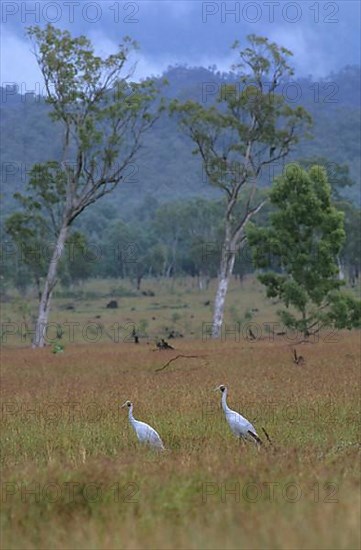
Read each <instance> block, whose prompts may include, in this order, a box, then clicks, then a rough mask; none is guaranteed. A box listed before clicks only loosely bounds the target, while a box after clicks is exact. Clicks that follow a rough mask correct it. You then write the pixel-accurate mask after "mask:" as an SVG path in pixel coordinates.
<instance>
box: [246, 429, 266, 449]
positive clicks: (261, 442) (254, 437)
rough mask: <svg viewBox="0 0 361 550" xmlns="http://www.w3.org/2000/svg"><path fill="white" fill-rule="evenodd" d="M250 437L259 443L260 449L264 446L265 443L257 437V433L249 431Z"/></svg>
mask: <svg viewBox="0 0 361 550" xmlns="http://www.w3.org/2000/svg"><path fill="white" fill-rule="evenodd" d="M248 433H249V435H250V436H251V437H252V439H253V440H254V441H255V442H256V443H257V445H258V447H260V446H261V445H263V441H262V440H261V439H260V438H259V437H258V435H256V434H255V433H253V432H251V430H248Z"/></svg>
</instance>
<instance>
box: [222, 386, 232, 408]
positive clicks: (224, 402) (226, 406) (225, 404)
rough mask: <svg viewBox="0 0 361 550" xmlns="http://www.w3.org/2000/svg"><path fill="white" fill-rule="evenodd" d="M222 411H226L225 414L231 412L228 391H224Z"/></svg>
mask: <svg viewBox="0 0 361 550" xmlns="http://www.w3.org/2000/svg"><path fill="white" fill-rule="evenodd" d="M222 409H223V410H224V412H225V413H227V412H228V411H229V410H230V409H229V407H228V405H227V390H224V392H223V393H222Z"/></svg>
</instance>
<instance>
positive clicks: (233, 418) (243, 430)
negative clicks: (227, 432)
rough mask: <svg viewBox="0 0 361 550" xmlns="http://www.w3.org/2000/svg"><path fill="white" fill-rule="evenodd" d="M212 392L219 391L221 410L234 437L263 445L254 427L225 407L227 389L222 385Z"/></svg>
mask: <svg viewBox="0 0 361 550" xmlns="http://www.w3.org/2000/svg"><path fill="white" fill-rule="evenodd" d="M214 391H220V392H221V394H222V409H223V411H224V414H225V415H226V420H227V422H228V425H229V427H230V428H231V431H232V432H233V434H234V435H235V436H236V437H239V438H240V439H241V440H249V441H253V442H254V443H256V444H257V445H263V443H262V441H261V439H260V437H259V435H258V434H257V432H256V430H255V428H254V426H253V425H252V424H251V423H250V422H249V421H248V420H247V418H244V416H242V415H241V414H239V413H238V412H236V411H232V409H230V408H229V407H228V405H227V392H228V390H227V388H226V386H224V385H223V384H221V385H220V386H218V387H217V388H215V390H214Z"/></svg>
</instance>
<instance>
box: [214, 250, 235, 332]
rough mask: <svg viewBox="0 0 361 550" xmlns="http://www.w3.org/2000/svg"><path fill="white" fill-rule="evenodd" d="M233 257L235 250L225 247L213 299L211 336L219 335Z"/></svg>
mask: <svg viewBox="0 0 361 550" xmlns="http://www.w3.org/2000/svg"><path fill="white" fill-rule="evenodd" d="M225 248H226V247H225ZM235 258H236V255H235V251H234V250H229V248H228V249H225V251H224V252H223V254H222V260H221V269H220V274H219V277H218V287H217V292H216V297H215V300H214V310H213V324H212V338H219V337H220V336H221V331H222V324H223V317H224V306H225V303H226V296H227V290H228V285H229V281H230V278H231V276H232V271H233V266H234V261H235Z"/></svg>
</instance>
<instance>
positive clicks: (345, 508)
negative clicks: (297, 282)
mask: <svg viewBox="0 0 361 550" xmlns="http://www.w3.org/2000/svg"><path fill="white" fill-rule="evenodd" d="M247 285H248V286H247ZM147 288H148V285H147ZM238 288H239V283H238V285H237V286H234V287H233V289H232V293H231V294H230V299H229V300H228V303H229V304H230V305H229V306H228V310H227V318H228V320H229V322H230V323H231V322H233V321H234V320H235V317H236V315H237V311H236V308H235V306H237V308H239V309H240V311H241V313H240V317H241V318H242V319H243V320H244V321H243V322H245V321H246V320H247V321H248V322H255V323H256V322H257V323H258V324H259V326H263V325H264V323H266V322H271V321H273V320H274V319H275V317H274V312H275V307H276V306H274V305H272V304H267V303H265V304H266V305H263V302H262V292H261V290H260V289H259V287H257V285H256V283H254V281H249V282H248V283H246V288H247V294H246V293H240V292H239V291H237V289H238ZM88 290H89V289H88ZM153 290H154V292H155V296H154V297H148V296H147V297H146V296H143V297H133V298H131V297H128V298H124V299H122V298H120V299H119V302H120V308H119V309H118V310H114V311H110V310H106V309H104V303H105V301H104V299H103V298H101V297H100V298H99V297H96V298H91V297H89V306H87V305H86V303H87V302H84V300H83V302H81V303H80V302H76V309H75V310H64V304H65V303H68V302H69V300H68V298H66V299H64V298H61V297H58V299H57V300H56V303H55V308H54V314H53V317H52V320H54V319H55V321H56V322H60V323H63V322H64V319H65V318H67V319H68V320H69V318H70V315H72V317H71V318H72V319H73V320H74V319H76V316H78V321H79V322H80V323H81V322H85V321H87V320H89V319H93V318H94V315H101V316H102V317H101V320H102V321H104V323H105V322H106V323H109V322H110V321H111V320H112V319H113V317H112V316H113V315H114V319H115V318H116V317H115V316H116V315H118V316H119V317H118V318H119V319H121V320H122V322H124V319H125V318H127V317H128V316H129V318H130V319H131V320H132V322H135V323H139V321H140V319H146V320H148V322H149V324H148V327H147V332H148V336H145V337H144V338H142V339H141V343H140V344H138V345H134V344H132V343H124V342H119V344H117V343H115V342H114V341H111V339H109V338H108V339H107V338H102V339H100V340H99V341H96V342H94V343H91V342H89V341H88V342H86V341H84V339H83V341H82V340H81V338H79V339H75V341H74V343H72V342H65V351H64V352H63V353H59V354H53V353H51V351H52V349H51V347H47V348H45V349H42V350H29V349H28V348H27V347H26V342H23V343H19V341H18V340H17V338H19V335H17V336H13V337H11V338H9V340H8V341H7V342H5V344H4V345H3V347H2V452H1V463H2V515H1V535H2V540H1V547H2V548H4V549H9V550H10V549H13V550H15V549H16V550H19V549H53V548H54V549H55V548H56V549H84V550H85V549H87V550H88V549H148V548H149V549H153V548H159V549H206V550H208V549H219V548H227V549H238V548H242V549H244V548H247V549H248V548H252V549H258V548H260V549H261V548H267V549H268V548H269V549H285V550H286V549H287V550H288V549H295V550H298V549H300V548H307V549H312V550H314V549H321V548H322V549H327V550H329V549H357V548H359V547H360V544H361V540H360V529H359V518H360V513H361V502H360V443H359V441H360V365H359V351H360V338H359V333H358V332H357V331H354V332H351V333H350V332H340V333H337V334H334V335H332V337H330V334H323V335H321V337H320V339H319V341H318V342H314V343H310V344H303V345H298V347H297V349H298V351H299V353H302V355H303V356H304V357H305V360H306V362H305V364H304V365H303V366H302V367H301V366H296V365H295V364H294V363H293V362H292V353H291V352H292V349H293V343H292V339H291V337H290V336H289V337H285V336H275V337H273V336H270V335H267V334H266V332H264V333H262V335H261V337H260V338H257V340H256V341H252V342H250V341H248V340H247V339H245V338H244V337H242V335H241V337H240V338H235V337H234V335H233V334H232V333H230V334H229V335H225V336H224V338H223V339H222V341H219V342H216V343H215V342H212V341H210V340H208V339H203V340H202V338H201V337H200V333H201V332H202V329H201V328H200V325H201V324H202V321H209V320H210V309H209V306H205V305H204V302H206V301H207V300H208V299H211V295H212V289H210V290H209V291H208V294H207V293H199V291H197V290H196V289H193V291H192V289H191V288H188V287H187V285H186V284H185V285H184V288H183V290H182V289H179V288H176V289H173V290H171V289H170V288H163V289H162V290H160V289H159V290H158V291H157V289H156V287H153ZM177 293H178V294H177ZM167 294H168V297H167ZM240 296H242V298H240ZM65 300H66V301H65ZM177 300H179V301H180V304H184V303H186V304H188V307H185V308H182V309H181V308H179V310H180V311H181V315H183V316H184V317H182V318H181V319H179V318H177V320H176V322H177V323H181V324H182V323H183V325H182V326H183V329H182V330H181V331H182V332H184V333H185V334H184V335H185V336H189V335H190V333H191V332H193V333H194V334H193V335H192V336H193V337H192V338H186V337H184V338H178V339H174V340H172V343H173V345H174V347H175V348H176V349H175V350H174V351H153V349H154V346H153V337H155V336H156V335H157V334H159V333H160V332H161V331H162V330H163V331H164V334H166V332H165V328H166V327H167V328H169V319H170V321H172V317H171V315H172V313H173V312H172V311H169V307H168V310H166V307H164V309H163V311H160V310H161V306H162V305H163V306H166V305H167V304H168V306H170V305H172V304H175V305H176V304H177ZM242 300H243V302H242ZM74 301H75V300H74ZM74 301H73V302H74ZM154 302H158V304H159V306H158V310H157V313H154V310H151V309H147V308H149V307H154V306H150V304H151V303H154ZM97 303H98V311H99V312H98V313H96V312H97V309H96V304H97ZM232 306H233V307H232ZM132 307H133V308H134V307H135V308H136V309H135V310H133V311H131V308H132ZM87 308H89V311H88V309H87ZM252 309H256V310H258V311H254V312H253V313H252V316H251V318H250V314H248V315H246V312H251V310H252ZM183 310H184V311H183ZM175 311H178V310H175ZM90 312H91V315H90ZM94 312H95V313H94ZM11 315H13V318H11ZM65 315H66V317H65ZM191 315H193V317H192V318H191ZM68 316H69V317H68ZM153 316H154V317H156V319H155V320H154V321H153V322H154V325H152V323H151V321H152V319H151V317H153ZM160 316H162V317H163V316H164V317H166V318H167V321H165V320H164V319H162V318H160ZM5 318H6V322H15V320H16V321H17V322H18V321H19V319H18V318H16V314H15V313H13V312H12V310H11V308H10V305H9V304H6V305H5ZM9 318H10V321H9ZM165 322H167V323H168V324H167V325H166V324H165ZM172 322H174V325H175V321H174V318H173V321H172ZM190 323H193V324H192V325H190ZM143 325H144V323H143ZM178 326H179V325H178ZM147 342H149V344H147ZM177 354H184V355H195V356H197V358H196V359H193V358H179V359H177V360H176V361H174V362H172V363H171V364H169V365H168V366H167V367H165V368H164V369H163V370H161V371H158V372H157V369H159V368H161V367H162V366H163V365H164V364H165V363H166V362H167V361H168V360H169V359H171V358H172V357H175V356H176V355H177ZM221 383H224V384H227V385H228V386H229V405H230V406H231V407H232V408H235V409H236V410H240V411H241V412H242V413H243V414H244V415H245V416H247V417H248V418H249V419H250V420H251V421H252V422H254V424H255V426H256V428H257V429H258V431H259V432H260V433H262V432H261V427H265V428H266V430H267V431H268V433H269V434H270V436H271V438H272V440H273V446H266V445H265V446H264V447H263V448H262V449H261V450H260V451H258V450H257V448H256V447H255V446H253V445H251V444H249V445H245V446H243V445H241V444H240V443H239V442H238V441H237V440H236V439H235V438H234V437H233V436H232V434H231V433H230V431H229V428H228V426H227V424H226V421H225V419H224V416H223V412H222V410H221V409H220V395H219V394H217V393H214V392H213V388H214V387H215V386H218V385H219V384H221ZM126 399H131V400H132V401H133V402H134V415H135V417H136V418H139V419H141V420H144V421H146V422H149V423H150V424H151V425H152V426H154V427H155V428H156V429H157V430H158V431H159V433H160V435H161V437H162V439H163V441H164V443H165V446H166V448H167V451H165V452H164V453H161V454H159V453H156V452H155V451H151V450H147V449H146V448H143V447H141V446H139V444H138V443H137V441H136V437H135V434H134V433H133V432H132V431H131V429H130V427H129V425H128V421H127V412H126V411H125V409H121V408H120V405H121V404H122V403H123V402H124V401H125V400H126Z"/></svg>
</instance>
